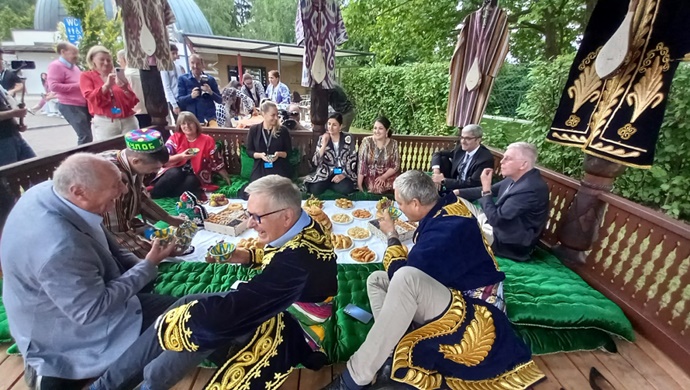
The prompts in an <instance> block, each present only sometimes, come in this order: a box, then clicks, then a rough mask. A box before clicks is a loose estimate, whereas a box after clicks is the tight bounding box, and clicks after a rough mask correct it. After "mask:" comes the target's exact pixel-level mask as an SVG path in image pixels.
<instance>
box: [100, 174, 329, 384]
mask: <svg viewBox="0 0 690 390" xmlns="http://www.w3.org/2000/svg"><path fill="white" fill-rule="evenodd" d="M245 191H246V192H247V193H248V194H249V201H248V202H247V215H248V218H249V227H251V228H253V229H255V230H256V231H257V232H258V240H259V241H260V242H262V243H264V244H267V245H266V247H265V248H264V249H252V250H241V249H237V250H236V251H235V252H234V253H233V254H232V255H231V257H230V259H229V262H232V263H237V264H242V265H244V266H248V267H254V268H260V269H262V272H261V273H260V274H259V275H257V276H256V277H254V279H252V280H250V281H249V282H247V283H242V284H240V285H239V287H238V288H237V290H235V291H232V292H229V293H221V294H211V295H205V296H197V297H194V296H192V297H186V298H183V299H181V300H180V301H178V303H176V304H175V305H173V307H174V308H173V309H170V310H169V311H168V312H167V313H166V314H164V315H163V316H162V317H161V318H160V319H159V321H158V323H157V325H156V326H155V327H151V328H149V329H148V330H147V331H146V332H145V333H144V334H143V335H142V337H141V338H140V339H139V342H138V343H137V345H136V346H133V347H132V348H130V350H129V351H127V353H125V355H123V357H122V358H121V359H120V360H118V361H117V362H115V364H113V365H112V366H111V369H110V370H108V372H106V373H105V375H103V376H102V377H101V378H100V379H99V380H98V381H97V382H96V383H94V385H93V386H92V389H116V388H123V387H122V385H123V383H126V382H128V381H130V383H131V380H132V377H134V376H136V375H140V373H141V370H142V369H144V383H143V385H142V389H168V388H169V387H171V386H172V385H174V384H175V383H176V382H177V381H178V380H180V379H181V378H182V377H183V376H184V375H185V374H186V373H187V372H186V371H179V368H180V367H181V366H182V364H181V363H180V362H184V363H185V364H186V366H187V367H186V368H187V370H191V369H193V368H194V367H195V366H196V364H198V363H200V362H201V361H202V360H203V358H205V357H207V356H211V357H214V356H219V357H220V356H222V359H220V360H219V359H217V358H213V360H214V361H215V362H216V363H218V366H219V367H220V368H219V369H218V371H217V372H216V373H215V375H214V376H213V377H212V378H211V380H210V382H209V383H208V384H207V387H206V388H208V389H211V388H213V389H218V388H220V389H257V390H258V389H261V390H263V389H277V388H278V387H280V385H281V384H282V383H283V382H284V381H285V379H286V378H287V376H288V374H289V373H290V371H291V370H292V368H293V367H295V366H297V365H298V364H300V363H301V364H302V365H304V366H305V367H307V368H311V369H320V368H321V367H322V366H323V365H324V364H325V363H326V361H327V359H326V355H325V354H324V353H323V352H322V351H321V345H322V342H323V339H324V336H325V330H324V329H325V327H324V324H325V322H326V321H327V320H328V319H329V317H330V316H331V310H332V305H331V300H332V297H333V296H335V294H336V292H337V286H338V284H337V283H338V282H337V265H336V261H335V260H336V256H335V253H334V251H333V245H332V244H331V240H330V232H328V231H326V230H325V229H324V228H323V226H321V225H320V224H319V223H318V222H315V221H314V220H312V219H311V217H309V215H308V214H307V213H306V212H304V211H303V210H302V208H301V196H300V192H299V189H298V188H297V186H295V185H294V184H293V183H292V182H291V181H290V180H289V179H285V178H283V177H280V176H278V175H269V176H265V177H263V178H261V179H259V180H257V181H255V182H252V183H251V184H250V185H249V186H247V188H246V189H245ZM231 344H232V346H231V347H230V345H231ZM228 349H229V351H228ZM214 351H215V352H216V353H215V354H213V355H212V353H213V352H214ZM171 366H175V367H177V368H176V369H177V370H178V371H173V370H171V368H170V367H171ZM144 367H145V368H144ZM245 373H246V374H245Z"/></svg>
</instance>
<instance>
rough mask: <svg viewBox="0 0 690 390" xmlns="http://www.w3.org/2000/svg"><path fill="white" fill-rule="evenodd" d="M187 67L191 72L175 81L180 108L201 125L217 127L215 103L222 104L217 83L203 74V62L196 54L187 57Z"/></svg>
mask: <svg viewBox="0 0 690 390" xmlns="http://www.w3.org/2000/svg"><path fill="white" fill-rule="evenodd" d="M189 66H190V68H191V72H190V73H187V74H184V75H182V76H180V78H179V79H178V81H177V101H178V103H179V105H180V108H181V109H182V110H184V111H189V112H191V113H192V114H194V115H195V116H196V118H197V119H198V120H199V122H201V123H202V124H205V125H206V126H210V127H218V122H217V121H216V104H215V103H218V104H221V103H222V102H223V99H222V97H221V95H220V91H219V90H218V83H217V82H216V79H214V78H213V77H212V76H209V75H207V74H206V73H204V60H203V59H201V57H200V56H199V55H198V54H192V55H191V56H190V57H189Z"/></svg>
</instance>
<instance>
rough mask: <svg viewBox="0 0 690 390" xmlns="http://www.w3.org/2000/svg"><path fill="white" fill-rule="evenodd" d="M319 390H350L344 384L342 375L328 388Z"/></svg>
mask: <svg viewBox="0 0 690 390" xmlns="http://www.w3.org/2000/svg"><path fill="white" fill-rule="evenodd" d="M321 390H350V389H349V388H348V387H347V384H346V383H345V380H344V379H343V376H342V375H338V376H337V377H336V378H335V379H333V382H331V383H329V384H328V386H326V387H323V388H322V389H321Z"/></svg>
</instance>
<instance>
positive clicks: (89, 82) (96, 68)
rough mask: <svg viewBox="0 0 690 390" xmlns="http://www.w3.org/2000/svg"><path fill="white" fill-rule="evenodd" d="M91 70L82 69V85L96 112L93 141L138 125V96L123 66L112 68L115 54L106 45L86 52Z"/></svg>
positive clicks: (80, 83)
mask: <svg viewBox="0 0 690 390" xmlns="http://www.w3.org/2000/svg"><path fill="white" fill-rule="evenodd" d="M86 62H88V64H89V67H90V68H91V70H90V71H87V72H83V73H82V74H81V77H80V79H79V88H80V89H81V93H82V95H84V98H85V99H86V102H87V104H88V106H89V113H91V115H93V121H92V122H91V131H92V132H93V140H94V141H102V140H104V139H108V138H111V137H114V136H117V135H122V134H125V133H127V132H128V131H131V130H135V129H138V128H139V123H138V122H137V119H136V117H135V116H134V106H135V105H136V104H137V103H138V102H139V99H137V97H136V96H135V95H134V92H133V91H132V88H131V87H130V86H129V83H128V82H127V79H126V78H125V74H124V69H117V71H114V69H113V57H112V56H111V55H110V52H109V51H108V49H106V48H105V47H103V46H94V47H92V48H91V49H89V52H88V53H87V54H86Z"/></svg>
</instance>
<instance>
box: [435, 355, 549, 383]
mask: <svg viewBox="0 0 690 390" xmlns="http://www.w3.org/2000/svg"><path fill="white" fill-rule="evenodd" d="M544 376H545V375H544V373H542V372H541V370H539V367H537V364H536V363H534V361H532V360H530V361H529V362H527V363H525V364H521V365H519V366H517V367H515V368H514V369H512V370H510V371H508V372H506V373H503V374H501V375H499V376H497V377H495V378H489V379H483V380H478V381H469V380H463V379H459V378H453V377H451V376H448V377H446V384H447V385H448V387H450V389H451V390H493V389H502V390H509V389H510V390H513V389H526V388H529V387H530V386H531V385H533V384H535V383H537V382H539V381H540V380H542V379H543V378H544Z"/></svg>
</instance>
